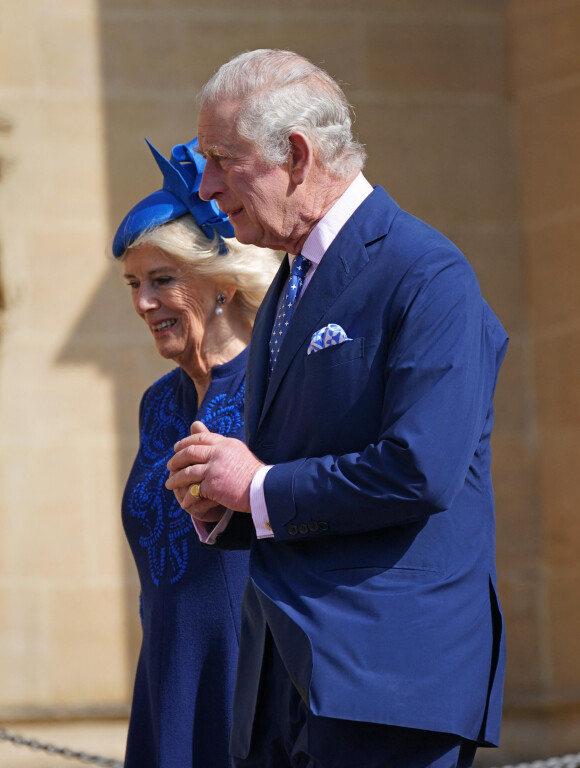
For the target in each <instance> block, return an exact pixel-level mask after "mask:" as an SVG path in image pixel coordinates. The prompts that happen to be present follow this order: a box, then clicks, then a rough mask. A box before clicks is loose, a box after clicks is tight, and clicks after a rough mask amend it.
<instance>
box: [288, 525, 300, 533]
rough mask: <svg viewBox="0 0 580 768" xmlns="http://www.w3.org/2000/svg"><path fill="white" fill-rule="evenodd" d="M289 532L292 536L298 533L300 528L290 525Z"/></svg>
mask: <svg viewBox="0 0 580 768" xmlns="http://www.w3.org/2000/svg"><path fill="white" fill-rule="evenodd" d="M288 533H289V534H290V536H296V534H297V533H298V528H297V527H296V526H295V525H289V526H288Z"/></svg>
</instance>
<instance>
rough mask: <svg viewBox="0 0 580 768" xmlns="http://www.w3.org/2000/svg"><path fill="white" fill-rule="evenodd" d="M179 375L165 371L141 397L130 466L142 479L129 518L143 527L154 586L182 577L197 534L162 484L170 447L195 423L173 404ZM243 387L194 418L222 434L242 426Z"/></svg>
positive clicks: (133, 493) (131, 497) (143, 544)
mask: <svg viewBox="0 0 580 768" xmlns="http://www.w3.org/2000/svg"><path fill="white" fill-rule="evenodd" d="M180 375H181V374H180V371H179V369H176V370H175V371H171V372H170V373H168V374H166V375H165V376H164V377H163V378H162V379H160V380H159V381H158V382H157V383H156V384H155V385H154V386H153V387H152V388H151V389H150V390H149V391H148V392H147V394H146V396H145V397H144V399H143V404H142V418H141V422H142V426H141V441H140V447H139V453H138V454H137V458H136V460H135V467H134V469H133V474H134V475H135V474H136V475H137V476H138V477H139V478H140V480H139V482H137V483H136V484H135V485H134V487H133V488H132V490H131V492H130V494H129V498H128V508H129V512H130V514H131V516H132V517H133V518H136V519H137V520H138V521H139V522H140V523H141V525H142V526H143V529H144V530H143V533H142V534H141V536H140V537H139V544H140V546H141V547H143V548H144V549H145V550H146V551H147V558H148V563H149V570H150V573H151V579H152V580H153V583H154V584H155V585H156V586H158V585H159V583H160V581H161V580H162V579H163V577H164V576H167V577H168V578H169V581H170V583H171V584H175V583H176V582H178V581H179V580H180V579H181V578H182V577H183V575H184V573H185V571H186V569H187V564H188V562H189V553H190V548H191V544H192V541H193V539H192V538H191V537H193V536H197V534H196V533H195V529H194V527H193V525H192V522H191V518H190V517H189V515H188V514H187V513H186V512H184V511H183V510H182V509H181V507H180V506H179V504H178V503H177V500H176V499H175V496H174V495H173V492H172V491H168V490H167V489H166V488H165V480H166V479H167V462H168V461H169V459H170V458H171V456H172V455H173V446H174V444H175V443H176V442H177V441H178V440H180V439H181V438H183V437H185V436H186V435H188V434H189V427H190V424H191V421H193V419H190V418H188V416H187V414H184V413H183V412H182V409H181V408H180V406H179V405H178V403H177V402H176V390H177V387H178V382H179V378H178V377H179V376H180ZM244 391H245V384H244V383H242V385H241V387H240V388H239V389H238V391H237V392H236V393H235V394H234V395H233V396H232V395H228V394H226V393H223V394H220V395H217V396H215V397H214V398H212V399H211V400H210V401H209V402H208V404H207V406H205V407H204V409H203V412H200V413H198V414H197V417H196V418H197V419H198V420H199V421H203V423H204V424H205V425H206V426H207V428H208V429H209V430H211V431H212V432H218V433H219V434H221V435H226V436H228V435H232V434H235V433H237V432H238V431H239V430H240V429H241V428H242V427H243V424H244V410H243V409H244Z"/></svg>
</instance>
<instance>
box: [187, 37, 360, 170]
mask: <svg viewBox="0 0 580 768" xmlns="http://www.w3.org/2000/svg"><path fill="white" fill-rule="evenodd" d="M222 100H225V101H237V102H239V110H238V113H237V116H236V128H237V131H238V133H239V135H240V136H241V137H242V138H244V139H246V140H247V141H249V142H250V143H251V144H253V145H254V146H256V147H257V148H258V149H259V150H260V153H261V155H262V158H263V159H264V161H265V162H266V163H268V164H269V165H272V166H277V165H282V164H283V163H284V162H286V160H287V159H288V157H289V155H290V143H289V136H290V134H291V133H292V132H293V131H299V132H300V133H303V134H304V135H305V136H307V137H308V138H309V139H310V141H312V143H313V145H314V147H315V151H316V157H317V159H318V161H319V162H320V163H321V165H322V166H323V167H324V168H326V169H327V170H328V171H329V172H330V173H331V174H332V175H333V176H336V177H338V178H345V177H347V176H349V175H351V173H352V172H353V171H354V170H360V169H362V167H363V166H364V162H365V158H366V153H365V150H364V147H363V146H362V145H361V144H359V143H358V142H357V141H355V140H354V139H353V136H352V129H351V126H352V122H351V112H352V108H351V107H350V105H349V103H348V101H347V99H346V96H345V94H344V92H343V90H342V88H341V87H340V86H339V85H338V83H337V82H336V81H335V80H333V78H332V77H330V75H329V74H328V73H327V72H325V71H324V70H323V69H321V68H320V67H317V66H316V65H315V64H312V62H310V61H308V59H305V58H304V57H303V56H299V55H298V54H297V53H293V52H292V51H279V50H268V49H260V50H256V51H247V52H245V53H242V54H240V55H239V56H235V57H234V58H233V59H231V60H230V61H228V62H227V63H226V64H223V65H222V66H221V67H220V69H218V71H217V72H216V73H215V74H214V75H213V76H212V77H211V78H210V80H209V81H208V82H207V83H206V84H205V86H204V87H203V89H202V91H201V93H200V106H201V108H203V107H204V106H205V105H206V104H208V103H216V102H218V101H222Z"/></svg>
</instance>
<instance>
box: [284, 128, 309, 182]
mask: <svg viewBox="0 0 580 768" xmlns="http://www.w3.org/2000/svg"><path fill="white" fill-rule="evenodd" d="M289 141H290V161H289V162H290V178H291V179H292V181H293V182H294V184H295V185H296V186H298V185H299V184H303V183H304V182H305V181H306V177H307V176H308V172H309V171H310V168H311V167H312V164H313V162H314V154H313V149H312V143H311V142H310V140H309V139H308V138H307V137H306V136H305V135H304V134H303V133H298V132H297V131H296V132H295V133H291V134H290V137H289Z"/></svg>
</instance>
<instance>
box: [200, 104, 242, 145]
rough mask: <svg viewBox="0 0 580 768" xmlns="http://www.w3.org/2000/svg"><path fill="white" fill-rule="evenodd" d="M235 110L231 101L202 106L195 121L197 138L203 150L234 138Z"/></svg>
mask: <svg viewBox="0 0 580 768" xmlns="http://www.w3.org/2000/svg"><path fill="white" fill-rule="evenodd" d="M236 111H237V109H236V104H235V103H233V102H221V103H209V104H206V105H204V106H203V107H202V109H201V111H200V113H199V118H198V121H197V138H198V141H199V145H200V148H201V149H202V150H203V151H204V152H205V151H207V150H209V149H210V148H211V147H218V146H219V145H221V144H223V143H226V142H228V143H230V142H232V141H235V140H236V138H237V131H236V127H235V126H236V121H235V115H236Z"/></svg>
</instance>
